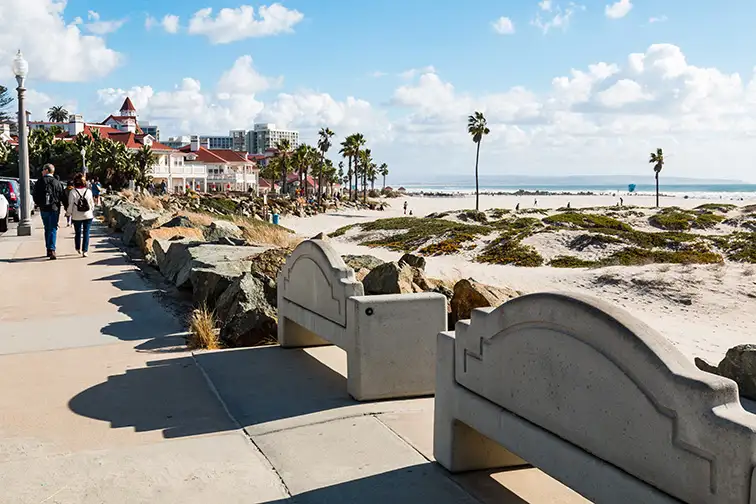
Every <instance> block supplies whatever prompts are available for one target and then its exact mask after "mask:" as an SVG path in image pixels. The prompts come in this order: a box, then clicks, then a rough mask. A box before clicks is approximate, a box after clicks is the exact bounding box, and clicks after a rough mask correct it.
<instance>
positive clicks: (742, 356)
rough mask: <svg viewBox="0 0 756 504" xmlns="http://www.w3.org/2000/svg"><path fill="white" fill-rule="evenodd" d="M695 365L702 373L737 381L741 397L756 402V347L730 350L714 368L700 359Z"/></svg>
mask: <svg viewBox="0 0 756 504" xmlns="http://www.w3.org/2000/svg"><path fill="white" fill-rule="evenodd" d="M695 363H696V366H698V368H699V369H701V370H702V371H706V372H708V373H714V374H718V375H720V376H724V377H725V378H729V379H731V380H733V381H735V383H737V384H738V391H739V393H740V395H741V396H743V397H746V398H748V399H751V400H753V401H756V345H751V344H748V345H738V346H736V347H733V348H730V349H729V350H727V353H726V354H725V357H724V359H722V362H720V363H719V365H718V366H712V365H711V364H709V363H707V362H706V361H705V360H703V359H699V358H698V357H696V358H695Z"/></svg>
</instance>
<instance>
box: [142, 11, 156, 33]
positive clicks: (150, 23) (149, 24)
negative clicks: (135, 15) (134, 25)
mask: <svg viewBox="0 0 756 504" xmlns="http://www.w3.org/2000/svg"><path fill="white" fill-rule="evenodd" d="M157 24H158V20H157V19H155V18H154V17H152V16H150V15H149V14H147V17H146V18H145V19H144V28H145V30H151V29H152V28H153V27H154V26H155V25H157Z"/></svg>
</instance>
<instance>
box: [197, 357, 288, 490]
mask: <svg viewBox="0 0 756 504" xmlns="http://www.w3.org/2000/svg"><path fill="white" fill-rule="evenodd" d="M192 360H193V361H194V365H195V366H197V368H198V369H199V371H200V373H202V377H203V378H204V379H205V382H206V383H207V386H208V387H209V388H210V391H211V392H212V393H213V395H215V398H216V399H218V402H219V403H220V405H221V407H222V408H223V411H224V412H225V413H226V415H227V416H228V418H229V419H230V420H231V421H232V422H233V423H234V425H235V426H236V428H237V429H239V431H241V433H242V434H243V435H244V437H245V438H246V439H247V440H248V441H249V442H250V443H251V444H252V446H254V447H255V449H256V450H257V451H258V452H259V453H260V455H262V457H263V458H264V459H265V462H266V463H267V464H268V467H270V469H271V470H272V471H273V473H274V474H275V475H276V478H278V482H279V483H280V484H281V488H283V490H284V492H286V496H287V497H291V496H292V494H291V491H290V490H289V487H288V486H287V485H286V482H285V481H284V479H283V476H281V473H279V472H278V469H276V467H275V466H274V465H273V463H272V462H271V461H270V458H268V456H267V455H266V454H265V452H264V451H263V450H262V448H260V447H259V446H258V445H257V443H255V440H254V439H252V436H250V435H249V434H247V431H246V430H244V427H242V425H241V424H240V423H239V421H238V420H237V419H236V417H234V415H232V414H231V411H230V410H229V409H228V406H227V405H226V402H225V401H224V400H223V398H222V397H221V395H220V392H218V389H217V388H216V387H215V384H214V383H213V381H212V380H211V379H210V376H208V374H207V373H206V372H205V369H204V368H203V367H202V366H201V365H200V363H199V362H198V361H197V358H196V357H195V354H194V352H192Z"/></svg>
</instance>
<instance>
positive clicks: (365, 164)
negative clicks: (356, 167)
mask: <svg viewBox="0 0 756 504" xmlns="http://www.w3.org/2000/svg"><path fill="white" fill-rule="evenodd" d="M358 157H359V158H360V166H361V167H362V171H361V173H362V202H363V203H367V181H368V177H369V176H370V167H371V166H374V163H373V156H372V151H371V150H370V149H365V150H362V151H360V155H359V156H358Z"/></svg>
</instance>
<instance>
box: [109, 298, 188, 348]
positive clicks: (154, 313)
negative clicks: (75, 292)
mask: <svg viewBox="0 0 756 504" xmlns="http://www.w3.org/2000/svg"><path fill="white" fill-rule="evenodd" d="M153 292H154V291H143V292H132V293H130V294H124V295H123V296H118V297H114V298H111V299H110V303H112V304H114V305H116V306H117V307H118V311H119V312H121V313H123V314H125V315H127V316H128V317H129V319H130V320H121V321H118V322H111V323H109V324H108V325H106V326H105V327H103V328H102V331H101V332H102V334H105V335H108V336H114V337H116V338H118V339H120V340H123V341H137V340H145V339H154V338H162V337H165V336H174V335H176V334H180V333H183V332H184V328H183V327H182V326H181V324H179V322H178V320H176V319H175V318H174V317H173V315H171V314H170V313H168V312H167V311H166V310H165V308H164V307H163V306H162V305H161V304H160V301H159V300H158V298H157V297H156V296H155V295H154V293H153Z"/></svg>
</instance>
